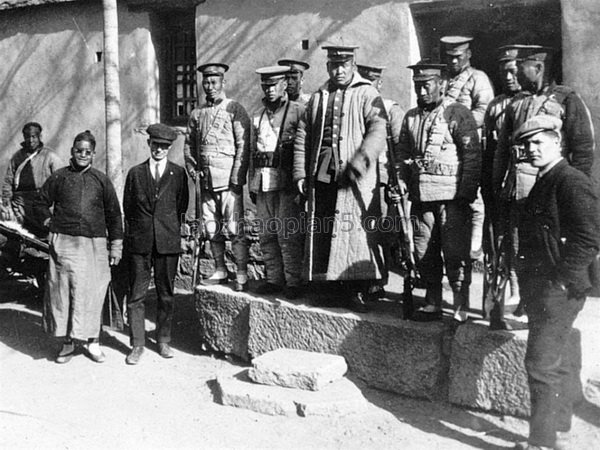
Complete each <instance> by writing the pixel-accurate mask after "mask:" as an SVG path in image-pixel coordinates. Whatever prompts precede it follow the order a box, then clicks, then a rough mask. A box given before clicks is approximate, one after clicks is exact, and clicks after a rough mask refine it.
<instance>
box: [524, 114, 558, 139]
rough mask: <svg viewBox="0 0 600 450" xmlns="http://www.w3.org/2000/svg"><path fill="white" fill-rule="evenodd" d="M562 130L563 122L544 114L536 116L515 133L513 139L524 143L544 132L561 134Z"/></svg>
mask: <svg viewBox="0 0 600 450" xmlns="http://www.w3.org/2000/svg"><path fill="white" fill-rule="evenodd" d="M561 128H562V120H560V119H559V118H558V117H555V116H550V115H548V114H542V115H539V116H534V117H532V118H531V119H529V120H528V121H527V122H525V123H524V124H523V125H521V126H520V127H519V129H518V130H517V131H515V133H514V135H513V139H514V141H515V142H523V141H524V140H525V139H527V138H529V137H531V136H534V135H536V134H538V133H540V132H542V131H553V132H555V133H557V134H559V133H560V129H561Z"/></svg>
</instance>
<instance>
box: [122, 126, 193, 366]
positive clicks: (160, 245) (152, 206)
mask: <svg viewBox="0 0 600 450" xmlns="http://www.w3.org/2000/svg"><path fill="white" fill-rule="evenodd" d="M147 132H148V135H149V139H148V146H149V148H150V155H151V158H149V159H148V160H147V161H145V162H143V163H142V164H139V165H137V166H135V167H133V168H132V169H131V170H130V171H129V173H128V174H127V180H126V181H125V192H124V194H123V210H124V212H125V226H126V234H125V246H126V249H127V251H128V252H129V254H130V266H129V269H130V270H129V272H130V295H129V299H128V302H127V310H128V314H129V329H130V333H131V344H132V347H133V348H132V350H131V353H129V355H128V356H127V359H126V362H127V364H137V363H138V362H139V360H140V358H141V356H142V354H143V352H144V345H145V340H146V338H145V330H144V319H145V300H146V293H147V291H148V285H149V284H150V273H151V269H152V267H154V284H155V285H156V295H157V301H158V304H157V312H156V316H157V317H156V341H157V343H158V351H159V353H160V355H161V356H162V357H163V358H172V357H173V350H172V349H171V347H170V346H169V342H170V341H171V322H172V319H173V283H174V280H175V274H176V272H177V262H178V261H179V253H181V237H180V227H181V219H182V218H183V215H184V214H185V211H186V209H187V205H188V184H187V175H186V173H185V169H184V168H183V167H180V166H178V165H177V164H173V163H172V162H170V161H167V154H168V152H169V149H170V148H171V145H172V143H173V141H174V140H175V139H176V138H177V133H176V132H175V130H173V129H172V128H170V127H168V126H166V125H163V124H160V123H158V124H153V125H150V126H149V127H148V129H147Z"/></svg>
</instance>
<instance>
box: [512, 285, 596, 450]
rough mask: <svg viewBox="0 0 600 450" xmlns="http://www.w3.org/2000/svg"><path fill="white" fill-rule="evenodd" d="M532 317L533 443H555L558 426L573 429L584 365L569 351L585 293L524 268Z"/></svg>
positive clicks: (529, 352) (524, 295) (524, 291)
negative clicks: (573, 294)
mask: <svg viewBox="0 0 600 450" xmlns="http://www.w3.org/2000/svg"><path fill="white" fill-rule="evenodd" d="M519 281H520V288H521V295H522V299H523V300H524V302H525V310H526V311H527V316H528V318H529V337H528V339H527V352H526V354H525V368H526V370H527V377H528V382H529V390H530V393H531V417H530V419H529V443H530V444H532V445H537V446H545V447H554V444H555V442H556V432H557V431H569V430H570V428H571V419H572V415H573V401H574V399H575V396H576V392H575V391H576V388H577V386H579V371H580V368H579V367H578V365H577V364H576V363H573V359H574V358H573V357H572V355H570V350H571V349H570V346H569V345H568V342H569V338H570V336H571V334H572V333H573V322H574V321H575V319H576V318H577V314H578V313H579V311H581V309H582V308H583V305H584V303H585V298H569V296H568V294H567V292H566V291H564V290H563V289H561V288H560V287H559V286H557V285H555V284H554V283H552V281H550V280H548V279H546V278H544V277H539V276H537V277H536V276H527V275H524V274H519Z"/></svg>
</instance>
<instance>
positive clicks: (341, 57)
mask: <svg viewBox="0 0 600 450" xmlns="http://www.w3.org/2000/svg"><path fill="white" fill-rule="evenodd" d="M321 48H322V49H323V50H325V51H327V60H328V61H331V62H346V61H348V60H350V59H354V57H355V56H356V55H355V50H356V49H357V48H358V45H324V46H322V47H321Z"/></svg>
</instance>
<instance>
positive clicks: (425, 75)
mask: <svg viewBox="0 0 600 450" xmlns="http://www.w3.org/2000/svg"><path fill="white" fill-rule="evenodd" d="M407 67H408V68H409V69H411V70H412V71H413V81H428V80H431V79H433V78H434V77H441V76H442V74H443V72H444V71H445V70H446V64H438V63H434V62H432V61H431V60H430V59H422V60H421V61H419V62H418V63H416V64H413V65H412V66H407Z"/></svg>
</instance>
